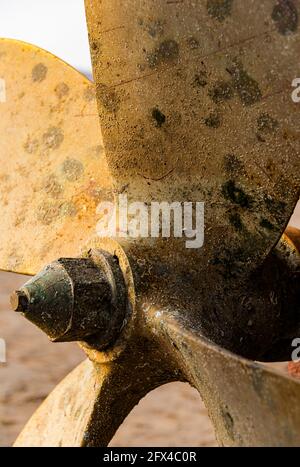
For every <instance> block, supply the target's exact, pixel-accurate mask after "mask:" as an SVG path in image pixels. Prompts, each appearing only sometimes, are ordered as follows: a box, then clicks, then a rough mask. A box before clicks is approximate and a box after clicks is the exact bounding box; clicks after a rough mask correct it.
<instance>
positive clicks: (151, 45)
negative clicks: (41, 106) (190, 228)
mask: <svg viewBox="0 0 300 467" xmlns="http://www.w3.org/2000/svg"><path fill="white" fill-rule="evenodd" d="M85 4H86V11H87V20H88V26H89V33H90V45H91V53H92V59H93V67H94V76H95V79H96V89H97V98H98V108H99V114H100V120H101V127H102V130H103V138H104V146H105V151H106V155H107V160H108V164H109V167H110V169H111V170H112V174H113V177H114V181H115V184H116V185H117V187H118V188H119V190H120V191H122V192H124V187H125V191H126V193H128V195H129V196H130V197H131V198H132V199H134V200H135V201H143V202H147V203H149V202H151V201H158V202H162V201H167V202H174V201H177V202H178V201H179V202H184V201H190V202H205V243H204V246H203V248H201V249H197V250H188V251H187V249H186V248H185V246H182V243H181V241H180V240H178V239H177V240H176V239H175V240H174V241H175V242H176V246H175V247H174V246H172V245H171V247H170V248H167V247H166V242H165V248H161V250H162V251H161V257H162V258H163V257H164V256H167V257H168V258H167V259H166V262H170V258H171V261H172V262H173V263H174V264H175V261H176V257H177V263H176V265H177V267H178V268H180V265H184V264H186V262H187V261H189V262H190V264H191V267H193V268H198V269H199V270H200V271H199V274H201V273H202V274H204V275H205V277H206V278H207V281H204V282H205V284H204V289H205V288H207V283H209V284H211V283H212V282H213V281H214V282H216V274H215V273H216V272H219V273H220V275H221V276H222V277H225V278H228V277H232V276H234V277H238V276H241V275H242V274H248V273H249V272H250V271H253V270H254V269H255V268H256V267H257V266H258V265H260V264H261V263H262V262H263V260H264V259H265V258H266V257H267V255H268V253H269V252H270V251H271V249H272V248H273V247H274V245H275V244H276V243H277V242H278V241H279V239H280V237H281V235H282V234H283V232H284V229H285V227H286V225H287V223H288V220H289V218H290V217H291V215H292V213H293V209H294V207H295V204H296V202H297V200H298V197H299V186H300V185H299V174H300V158H299V151H300V138H299V128H298V113H299V109H298V106H297V105H296V104H295V102H294V101H293V99H292V93H293V91H295V92H296V91H297V90H296V89H295V88H294V87H293V86H292V83H294V80H295V79H296V78H297V77H298V74H299V66H298V61H297V57H298V56H299V53H300V40H299V35H300V28H299V25H298V17H299V1H296V0H295V1H294V0H291V1H288V2H285V1H279V2H270V1H269V0H263V1H260V2H259V3H258V2H257V1H256V0H249V1H247V2H246V3H245V1H244V0H236V1H234V2H231V1H226V2H225V1H224V2H223V1H216V0H209V1H207V0H202V1H198V2H194V1H192V0H188V1H185V2H161V1H160V0H154V1H151V2H148V1H141V0H132V1H116V2H111V0H103V1H101V2H99V1H98V0H85ZM245 19H246V20H245ZM296 94H297V92H296ZM137 243H138V245H140V244H141V242H140V240H138V242H137ZM150 248H151V244H150ZM174 251H177V252H179V251H180V254H178V255H174ZM184 256H185V257H186V258H185V260H184ZM203 293H204V292H203Z"/></svg>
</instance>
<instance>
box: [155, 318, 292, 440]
mask: <svg viewBox="0 0 300 467" xmlns="http://www.w3.org/2000/svg"><path fill="white" fill-rule="evenodd" d="M154 321H156V327H157V331H158V335H159V336H160V339H161V340H162V343H163V342H164V343H165V345H167V346H168V348H169V350H171V351H172V353H173V354H174V357H175V358H176V359H177V362H178V365H179V367H181V369H182V371H183V372H184V374H185V376H186V378H187V379H188V380H189V381H190V382H191V384H193V385H194V386H195V387H196V388H197V389H198V391H199V393H200V394H201V397H202V398H203V400H204V402H205V405H206V407H207V408H208V410H209V415H210V418H211V420H212V422H213V424H214V426H215V429H216V435H217V439H218V441H219V443H220V445H223V446H236V447H237V446H244V447H245V446H246V447H251V446H271V447H284V446H287V447H288V446H297V447H299V445H300V408H299V400H300V382H299V381H298V380H296V379H292V378H289V377H288V376H285V375H283V374H280V373H279V372H276V371H275V370H272V369H270V368H267V367H266V366H265V365H262V364H259V363H255V362H250V361H248V360H244V359H241V358H239V357H237V356H235V355H233V354H230V353H229V352H226V351H225V350H224V349H221V348H219V347H216V346H215V345H213V344H212V343H211V342H209V341H206V340H205V339H204V338H203V337H202V336H201V335H199V334H198V333H197V332H195V330H194V329H193V328H192V327H191V328H190V327H189V324H188V323H187V322H186V321H182V320H181V319H180V317H172V318H171V317H170V316H169V317H168V318H166V319H159V320H158V319H154ZM174 349H175V350H174Z"/></svg>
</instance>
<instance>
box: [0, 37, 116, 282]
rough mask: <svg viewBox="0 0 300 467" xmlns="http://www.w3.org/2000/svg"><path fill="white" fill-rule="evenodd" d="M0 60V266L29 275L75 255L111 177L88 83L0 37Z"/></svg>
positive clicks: (50, 59) (42, 53)
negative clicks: (1, 88)
mask: <svg viewBox="0 0 300 467" xmlns="http://www.w3.org/2000/svg"><path fill="white" fill-rule="evenodd" d="M0 56H1V60H0V78H1V80H4V81H5V96H4V94H3V99H2V100H1V102H0V134H1V138H0V160H1V167H0V181H1V183H0V190H1V192H0V211H1V226H0V268H1V269H4V270H9V271H15V272H20V273H26V274H34V273H37V272H38V271H39V270H40V269H41V268H42V266H44V265H45V264H47V263H50V262H51V261H53V260H56V259H57V258H59V257H62V256H64V257H74V256H78V254H79V252H80V251H81V248H82V246H83V245H84V244H85V243H86V241H87V240H88V239H89V238H91V237H92V236H93V235H94V233H95V227H96V223H97V216H96V207H97V205H98V203H99V202H100V201H101V200H102V199H104V200H105V201H107V200H108V199H111V197H112V193H111V182H110V180H111V179H110V175H109V172H108V169H107V166H106V163H105V158H104V153H103V146H102V138H101V133H100V127H99V122H98V120H97V110H96V102H95V93H94V85H93V84H92V83H90V82H89V80H88V79H87V78H85V77H84V76H83V75H81V74H80V73H79V72H77V71H75V70H74V69H73V68H71V67H70V66H68V65H67V64H65V63H64V62H62V61H61V60H59V59H58V58H56V57H54V56H53V55H51V54H50V53H47V52H45V51H43V50H41V49H39V48H37V47H34V46H32V45H28V44H25V43H22V42H17V41H12V40H6V39H1V40H0ZM4 97H5V98H4Z"/></svg>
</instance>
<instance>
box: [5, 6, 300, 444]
mask: <svg viewBox="0 0 300 467" xmlns="http://www.w3.org/2000/svg"><path fill="white" fill-rule="evenodd" d="M85 4H86V12H87V22H88V28H89V36H90V48H91V55H92V61H93V68H94V77H95V86H94V85H92V84H91V83H89V81H88V80H87V79H86V78H84V77H83V76H81V75H80V74H79V73H77V72H76V71H75V70H73V69H71V68H70V67H68V66H67V65H66V64H64V63H63V62H61V61H60V60H58V59H57V58H55V57H53V56H52V55H50V54H48V53H47V52H44V51H41V50H40V49H38V48H36V47H33V46H30V45H26V44H23V43H20V42H16V41H9V40H2V41H1V42H0V56H1V62H0V77H3V78H2V82H1V83H2V87H1V89H2V92H1V94H0V95H1V103H0V112H1V122H0V133H1V136H3V137H2V140H0V157H1V162H2V164H1V169H0V177H1V180H2V183H1V190H2V191H1V205H0V209H1V214H2V219H3V222H2V227H1V229H0V236H1V237H0V267H1V268H2V269H4V270H10V271H16V272H22V273H27V274H35V273H36V272H37V271H38V270H39V269H40V268H41V266H42V265H44V264H45V263H49V262H51V261H53V260H56V259H57V258H60V257H62V256H63V257H65V258H67V257H72V258H74V257H78V256H84V255H85V256H86V255H89V259H85V265H86V266H87V267H88V269H89V270H90V271H91V270H93V271H94V274H95V267H96V266H97V267H99V268H100V269H101V268H102V269H103V271H104V273H105V274H104V276H105V277H103V283H104V284H105V286H106V287H107V289H108V287H109V286H110V287H111V293H110V294H108V293H107V294H106V295H105V296H104V297H103V300H106V298H107V297H108V296H109V297H110V299H111V300H113V297H116V296H118V295H116V294H115V293H114V292H115V289H116V290H117V291H118V281H116V280H115V281H114V280H112V279H113V278H115V275H114V270H117V269H118V268H120V270H121V271H122V273H123V276H124V282H125V284H126V288H127V295H126V300H127V302H128V303H127V308H126V312H125V307H124V309H122V314H121V315H122V317H124V320H123V321H122V323H119V322H118V324H119V328H117V327H116V326H114V329H113V331H114V336H115V334H116V331H118V333H119V334H118V335H117V337H116V340H115V342H114V345H111V346H110V347H108V348H106V349H99V346H98V347H97V342H98V341H97V335H94V336H90V335H87V336H86V335H85V333H84V327H85V321H86V318H87V317H88V315H87V316H84V317H83V316H82V314H80V313H82V309H81V308H80V307H79V309H78V300H77V296H76V293H77V294H78V290H80V291H83V292H86V289H85V288H86V287H88V285H89V284H88V277H87V280H86V282H85V281H84V278H82V274H81V277H80V281H78V276H77V273H78V271H77V262H76V264H73V263H72V267H70V264H71V263H70V262H69V260H60V262H58V263H57V262H56V265H53V264H52V267H51V266H50V267H47V268H46V271H45V270H44V272H43V274H42V276H41V275H39V276H37V277H36V278H34V279H33V281H32V282H30V283H28V284H27V285H25V286H24V288H23V289H22V290H21V291H19V293H17V294H15V298H16V297H17V300H16V301H17V303H16V309H17V311H21V312H23V314H25V315H28V316H33V315H34V316H37V315H38V314H39V313H41V317H42V320H43V319H44V318H45V320H46V321H47V329H49V335H50V336H51V326H52V325H53V323H52V321H53V319H54V318H53V316H51V314H50V315H49V316H46V315H45V314H44V315H43V314H42V313H45V310H44V309H43V303H44V302H43V296H44V295H43V293H42V292H43V287H44V288H45V291H46V290H47V286H48V285H49V284H48V283H45V284H44V283H43V281H42V277H45V276H47V275H48V274H49V273H50V272H51V271H52V270H54V269H55V268H56V269H59V271H60V275H59V277H61V272H62V271H61V264H64V265H65V267H66V268H67V271H66V272H65V274H64V277H66V278H67V279H66V281H67V283H68V291H69V292H72V293H73V295H71V296H72V297H73V298H74V300H72V301H70V309H69V308H68V319H69V315H70V314H71V319H70V322H69V324H70V326H69V328H68V327H66V326H65V324H66V323H65V322H64V323H63V324H64V334H63V336H65V335H68V336H69V339H71V337H70V336H79V335H82V336H83V337H82V339H83V340H84V339H85V341H84V342H82V343H81V345H82V346H83V348H84V349H85V350H86V352H87V354H88V356H89V358H90V360H91V361H92V362H93V364H90V363H87V362H86V363H84V364H83V365H82V366H80V367H79V368H78V369H76V370H75V371H74V373H73V374H71V375H70V376H68V377H67V379H66V380H65V381H64V382H63V383H61V386H59V387H58V388H56V389H55V390H54V392H53V393H52V394H51V395H50V396H49V398H48V399H47V401H46V402H45V403H44V405H43V406H42V407H41V408H40V409H39V411H38V412H37V413H36V414H35V415H34V416H33V418H32V420H31V421H30V422H29V424H28V425H27V427H26V428H25V429H24V431H23V433H22V434H21V435H20V437H19V439H18V441H17V445H23V446H24V445H50V444H51V445H55V446H57V445H76V446H83V445H93V446H94V445H103V444H107V443H108V442H109V440H110V439H111V437H112V436H113V433H114V432H115V430H116V428H117V426H119V424H120V423H121V422H122V420H123V418H124V417H125V416H126V414H127V413H128V412H129V411H130V410H131V408H132V407H133V405H134V404H135V403H137V402H138V400H139V399H140V398H141V397H143V395H145V394H146V393H147V392H148V391H149V390H151V389H152V388H154V387H156V386H158V385H160V384H163V383H165V382H170V381H174V380H181V381H189V382H190V383H191V384H193V385H194V386H196V388H197V389H198V390H199V392H200V394H201V395H202V397H203V399H204V401H205V403H206V405H207V406H208V409H209V412H210V415H211V418H212V421H213V423H214V425H215V427H216V431H217V436H218V439H219V441H220V443H221V444H224V445H229V446H231V445H235V446H242V445H274V444H276V443H277V444H278V445H291V446H293V445H297V444H299V413H298V411H297V410H296V409H295V406H297V405H299V404H297V401H298V400H299V394H298V392H299V382H298V381H296V380H292V379H290V378H288V377H285V376H283V375H280V374H278V373H276V372H274V371H272V370H270V369H268V368H266V367H265V366H263V365H262V364H256V363H254V362H253V361H252V362H251V361H250V359H252V360H257V359H259V358H260V359H262V360H268V361H270V360H272V358H274V356H276V358H281V359H283V358H286V357H287V356H288V355H289V352H290V353H291V350H292V349H291V341H292V338H293V337H294V336H296V335H297V332H298V330H299V320H298V316H299V297H300V289H299V280H298V277H299V268H300V258H299V254H298V251H297V248H296V247H297V244H296V241H295V235H292V234H291V233H290V234H289V233H288V232H287V235H286V236H283V237H282V235H283V233H284V231H285V228H286V226H287V224H288V222H289V219H290V217H291V215H292V213H293V211H294V208H295V205H296V202H297V201H298V198H299V149H300V148H299V137H298V128H297V112H298V108H297V106H296V104H295V103H294V102H293V100H292V95H291V94H292V91H293V88H292V82H293V80H294V79H295V77H297V73H298V66H297V61H296V60H295V57H297V56H298V54H299V49H300V42H299V40H298V39H299V30H298V7H299V2H298V1H296V0H295V1H292V0H288V1H283V0H278V1H269V0H265V1H261V2H260V3H259V5H258V3H257V2H255V1H254V0H249V1H248V2H247V6H245V2H244V1H242V0H235V2H230V1H229V2H228V1H222V0H207V1H206V0H205V1H204V0H202V1H199V2H194V1H192V0H187V1H185V2H161V1H159V0H153V1H152V2H148V1H145V0H143V1H140V0H139V1H137V0H122V1H119V0H115V1H114V2H111V0H110V1H109V0H102V1H101V2H99V1H97V0H86V1H85ZM245 18H246V19H245ZM95 96H96V97H97V103H98V108H96V101H95ZM2 115H3V117H2ZM98 115H99V116H100V125H99V123H98V119H97V116H98ZM100 127H101V132H102V134H103V141H102V136H101V132H100ZM104 151H105V155H104ZM7 156H8V157H7ZM118 195H126V196H127V197H128V200H129V201H130V202H131V201H135V202H136V201H138V202H142V203H145V204H146V205H149V204H150V203H151V202H168V203H172V202H175V201H177V202H180V203H184V202H193V203H197V202H204V203H205V232H206V237H205V242H204V246H203V248H200V249H194V250H193V249H187V248H186V247H185V242H184V241H183V239H182V238H180V239H179V238H176V236H174V238H173V237H171V238H169V239H167V240H165V239H151V238H144V239H142V238H138V239H129V238H123V239H118V243H116V241H115V239H104V240H99V239H95V233H94V232H95V225H96V207H97V205H98V204H99V202H101V201H109V200H113V199H114V200H115V201H117V199H118ZM12 232H13V235H12ZM87 245H89V249H88V248H87ZM91 248H96V250H90V249H91ZM83 250H84V251H85V253H84V255H83V254H82V251H83ZM103 250H104V251H105V255H106V256H105V255H104V253H103ZM87 251H88V253H87ZM99 258H100V259H99ZM103 258H104V259H103ZM91 261H92V263H93V264H92V263H91ZM112 264H114V266H113V267H112V266H111V265H112ZM54 266H55V267H54ZM104 266H105V267H104ZM113 268H115V269H113ZM49 271H50V272H49ZM70 271H71V272H72V273H71V272H70ZM74 271H75V273H76V274H75V273H74ZM119 272H120V271H119ZM73 273H74V275H75V276H76V277H75V279H76V280H75V279H74V278H73V276H72V274H73ZM83 276H84V274H83ZM56 277H58V276H55V275H51V281H52V282H51V284H55V279H56ZM78 283H79V285H80V286H81V285H82V284H84V285H83V288H82V289H81V288H80V287H79V288H76V287H73V288H72V286H71V285H72V284H78ZM37 284H38V285H39V287H37ZM75 289H76V290H75ZM30 290H33V291H34V292H35V293H36V291H37V292H38V294H37V295H38V299H39V300H40V301H39V302H37V303H35V304H34V314H33V313H32V310H31V308H32V303H31V302H30V300H29V298H30V296H31V295H30V294H29V292H28V291H30ZM55 290H56V289H55V285H54V286H53V287H52V288H51V293H53V292H55ZM28 294H29V295H28ZM20 297H21V298H22V297H23V298H26V300H25V299H24V303H23V304H22V303H20ZM83 298H84V296H83ZM89 298H90V297H89ZM92 298H93V297H92ZM76 306H77V308H76ZM106 306H107V307H110V306H112V308H111V310H112V313H113V312H114V311H115V310H116V303H115V302H112V303H110V302H109V303H106ZM25 308H26V309H25ZM70 310H71V311H70ZM46 311H47V310H46ZM91 311H93V310H91ZM56 312H57V310H56ZM69 312H70V314H69ZM87 321H88V320H87ZM95 321H96V322H97V320H95ZM95 321H93V322H92V325H93V326H94V324H93V323H94V322H95ZM36 324H38V322H37V323H36ZM58 324H61V323H58ZM67 324H68V323H67ZM90 324H91V323H90ZM56 325H57V322H56ZM65 328H66V329H65ZM90 328H91V327H89V330H90ZM71 331H72V332H71ZM79 331H80V332H79ZM86 337H87V338H86ZM60 339H61V334H60ZM98 344H99V342H98ZM225 349H226V350H225ZM235 354H236V355H235ZM237 355H238V356H237ZM245 357H247V358H248V359H246V358H245ZM126 371H127V374H126ZM70 387H72V392H70ZM241 388H242V390H241ZM73 390H74V392H73ZM77 394H78V400H77V399H76V398H77ZM123 401H124V405H123V406H122V402H123ZM120 407H122V409H121V408H120ZM117 414H119V415H117ZM74 420H76V422H74ZM55 430H56V432H55Z"/></svg>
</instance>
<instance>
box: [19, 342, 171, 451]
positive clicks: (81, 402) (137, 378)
mask: <svg viewBox="0 0 300 467" xmlns="http://www.w3.org/2000/svg"><path fill="white" fill-rule="evenodd" d="M178 379H180V374H179V371H178V370H177V369H176V368H175V367H173V368H172V364H171V362H168V364H167V363H166V360H165V359H162V358H161V355H160V352H158V351H157V349H156V348H155V346H154V345H153V343H151V342H148V341H147V340H144V339H143V338H142V337H139V338H138V339H136V340H135V341H131V344H130V346H129V348H128V349H127V351H126V352H125V353H123V354H122V356H120V357H119V358H118V359H117V360H116V361H114V362H109V363H102V364H101V365H100V364H92V363H91V362H89V361H86V362H84V363H83V364H82V365H80V366H79V367H78V368H77V369H76V370H74V371H73V373H71V374H70V375H69V376H68V377H67V378H66V379H65V380H64V381H62V383H61V384H60V385H59V386H58V387H57V388H56V389H55V390H54V391H53V392H52V393H51V394H50V396H49V397H48V398H47V399H46V401H45V402H44V403H43V405H42V406H41V407H40V408H39V409H38V411H37V412H36V413H35V414H34V415H33V417H32V418H31V420H30V421H29V422H28V424H27V426H26V427H25V428H24V430H23V432H22V433H21V435H20V436H19V438H18V439H17V441H16V443H15V446H17V447H22V446H23V447H26V446H33V447H45V446H51V447H59V446H60V447H61V446H63V447H68V446H74V447H95V446H106V445H107V444H108V443H109V441H110V440H111V439H112V437H113V435H114V434H115V432H116V430H117V429H118V427H119V426H120V425H121V423H122V422H123V420H124V418H125V417H126V416H127V415H128V414H129V412H130V411H131V410H132V409H133V407H134V406H135V405H136V404H137V403H138V402H139V401H140V399H141V398H142V397H144V396H145V395H146V394H147V393H148V392H149V391H151V390H153V389H155V388H156V387H158V386H160V385H162V384H165V383H168V382H170V381H175V380H178Z"/></svg>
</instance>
